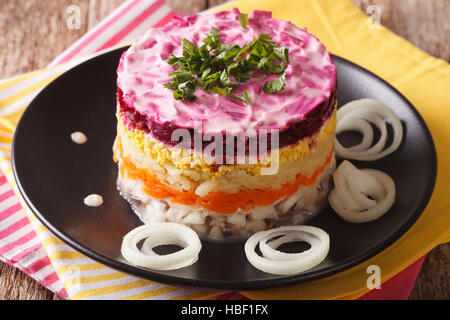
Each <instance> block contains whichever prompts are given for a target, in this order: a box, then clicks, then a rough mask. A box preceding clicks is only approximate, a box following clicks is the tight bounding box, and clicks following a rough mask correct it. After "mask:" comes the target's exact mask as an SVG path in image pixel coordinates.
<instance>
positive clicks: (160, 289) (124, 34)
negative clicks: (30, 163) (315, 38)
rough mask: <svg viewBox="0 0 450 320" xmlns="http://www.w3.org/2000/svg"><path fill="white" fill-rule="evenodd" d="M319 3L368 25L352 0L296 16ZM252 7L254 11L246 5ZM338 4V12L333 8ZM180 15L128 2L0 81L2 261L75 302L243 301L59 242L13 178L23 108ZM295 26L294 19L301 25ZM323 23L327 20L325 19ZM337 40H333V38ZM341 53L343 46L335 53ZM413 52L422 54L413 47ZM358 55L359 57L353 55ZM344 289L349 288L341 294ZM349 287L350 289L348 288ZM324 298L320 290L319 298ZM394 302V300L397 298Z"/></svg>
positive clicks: (157, 1)
mask: <svg viewBox="0 0 450 320" xmlns="http://www.w3.org/2000/svg"><path fill="white" fill-rule="evenodd" d="M320 3H322V5H323V6H325V4H327V5H328V4H329V5H330V7H329V8H327V9H328V10H329V11H330V12H332V11H333V10H334V11H336V10H338V9H339V10H338V11H339V12H340V13H342V12H348V15H350V16H351V17H352V18H354V19H365V18H363V17H362V16H358V14H356V12H355V10H356V8H354V7H351V6H352V5H351V3H350V2H349V1H347V0H339V1H336V2H334V1H330V2H325V1H324V0H321V1H317V2H316V0H313V1H309V0H303V1H299V3H297V5H298V6H300V4H301V5H302V6H303V7H304V9H309V10H306V11H305V10H303V11H302V10H297V11H295V10H294V11H295V12H314V10H315V12H316V13H317V12H319V13H320V12H322V11H321V9H320V8H321V7H320ZM331 3H333V5H331ZM236 4H237V6H239V7H241V9H242V11H244V12H247V11H249V10H250V8H255V7H256V6H255V4H252V1H247V2H243V1H240V2H236ZM233 5H234V2H233ZM245 5H246V6H247V7H245ZM282 5H283V6H282ZM291 5H292V4H290V3H288V2H284V1H280V2H277V3H276V5H275V3H274V2H271V1H261V2H258V6H261V7H262V8H267V9H269V10H273V11H274V12H275V11H277V9H278V12H287V13H290V12H293V11H287V10H284V9H283V10H284V11H283V10H280V8H275V7H274V8H270V6H281V7H282V8H288V7H289V6H291ZM308 5H311V6H313V9H314V8H315V9H314V10H312V9H311V8H308V7H307V6H308ZM334 5H335V7H333V6H334ZM342 6H345V10H341V9H342ZM227 9H228V8H227ZM212 10H217V8H213V9H211V10H208V11H212ZM311 10H312V11H311ZM173 15H174V12H173V11H172V10H171V9H170V8H169V7H168V6H167V5H166V4H165V3H164V1H162V0H128V1H126V2H124V4H123V5H122V6H120V7H119V8H118V9H116V10H115V11H114V12H113V13H111V14H110V15H109V16H108V17H107V18H106V19H105V20H104V21H103V22H102V23H100V24H99V25H98V26H96V27H95V28H94V29H91V30H90V31H89V32H88V33H87V34H86V35H85V36H83V37H82V38H81V39H80V40H78V41H77V42H76V43H74V44H73V45H72V46H71V47H70V48H69V49H67V50H66V51H65V52H64V53H63V54H61V55H60V56H59V57H57V58H56V59H55V61H54V62H53V63H52V64H50V66H49V67H48V68H47V69H44V70H39V71H35V72H32V73H28V74H25V75H22V76H19V77H15V78H12V79H8V80H4V81H1V82H0V259H2V260H3V261H5V262H7V263H9V264H11V265H13V266H15V267H18V268H20V269H21V270H23V271H24V272H25V273H27V274H29V275H30V276H31V277H33V278H34V279H36V280H37V281H39V282H40V283H41V284H43V285H44V286H45V287H47V288H49V289H50V290H52V291H54V292H56V293H57V294H58V295H60V296H61V297H64V298H70V299H189V298H203V299H204V298H221V299H237V298H244V297H243V296H241V295H239V294H236V293H227V294H222V295H219V293H217V292H210V291H204V290H195V289H181V288H175V287H171V286H166V285H162V284H159V283H153V282H149V281H144V280H140V279H138V278H135V277H132V276H128V275H126V274H123V273H120V272H117V271H115V270H112V269H110V268H108V267H105V266H103V265H101V264H99V263H96V262H95V261H93V260H91V259H89V258H86V257H85V256H83V255H81V254H80V253H78V252H76V251H74V250H73V249H71V248H70V247H68V246H67V245H65V244H64V243H62V242H61V241H60V240H59V239H58V238H56V237H55V236H54V235H53V234H52V233H51V232H49V231H48V230H47V229H46V228H45V227H44V226H43V225H42V224H41V223H40V222H39V221H38V220H37V219H36V217H35V216H34V215H33V214H32V212H31V211H30V210H29V209H28V208H27V206H26V205H25V204H24V203H23V200H22V199H21V198H19V199H20V202H19V199H18V197H17V196H16V195H19V196H20V194H19V192H18V190H17V186H16V184H15V181H14V178H13V174H12V168H11V143H12V137H13V132H14V129H15V126H16V124H17V122H18V121H19V119H20V116H21V114H22V112H23V110H24V109H25V108H26V106H27V105H28V104H29V103H30V102H31V100H32V99H33V98H34V97H35V96H36V95H37V94H38V93H39V91H40V90H41V89H42V88H44V87H45V86H46V85H47V84H49V83H50V82H51V81H52V80H54V79H55V78H56V77H58V76H59V75H60V74H61V73H63V72H65V71H66V70H68V69H70V68H72V67H73V66H75V65H77V64H79V63H80V62H82V61H85V60H87V59H89V58H91V57H93V56H95V55H98V54H101V53H104V52H107V51H109V50H112V49H115V48H117V47H120V45H119V44H120V43H122V44H123V43H127V42H129V41H131V40H132V39H134V38H136V37H137V36H138V35H139V34H140V33H142V31H143V30H145V29H147V28H148V27H150V26H160V25H163V24H165V23H166V22H167V21H168V20H170V19H171V17H172V16H173ZM364 17H365V16H364ZM288 20H290V19H288ZM292 20H293V21H294V20H295V19H292ZM306 20H307V19H306ZM306 20H304V21H306ZM319 20H320V19H319ZM350 20H351V19H350V18H349V20H348V21H350ZM320 21H326V20H323V19H322V20H320ZM358 21H359V20H358ZM308 23H309V24H311V25H313V24H314V23H313V22H310V21H309V22H308ZM326 30H327V32H329V30H332V29H330V28H326ZM320 31H321V30H320V29H317V33H318V34H320ZM330 34H331V35H334V33H333V32H331V33H330ZM324 35H325V33H324ZM331 39H332V40H333V39H334V40H336V39H337V38H336V36H334V37H332V38H331ZM337 43H339V42H337ZM338 49H339V46H338V47H337V49H335V50H338ZM412 50H413V49H412V48H411V51H412ZM414 50H416V49H415V48H414ZM351 52H357V51H355V50H352V51H351ZM356 60H357V59H356ZM443 225H445V224H443ZM448 239H450V237H449V238H448ZM435 242H436V244H437V243H439V241H435ZM443 242H445V241H443ZM430 247H431V245H430ZM428 250H430V249H428ZM422 251H423V253H422V255H423V254H425V253H426V252H427V251H425V249H424V248H423V250H422ZM419 257H420V256H419ZM417 258H418V257H417ZM417 258H416V259H417ZM413 261H414V260H412V261H410V263H412V262H413ZM422 261H423V259H420V260H419V261H418V262H416V263H415V264H413V265H412V266H411V267H409V268H408V269H407V270H406V271H404V272H402V273H401V274H400V276H396V277H393V278H392V279H390V280H388V281H386V282H383V288H384V287H386V288H388V287H398V285H399V283H402V285H403V286H404V287H405V283H407V285H406V287H407V288H406V289H405V290H404V292H406V294H403V295H401V294H400V295H397V296H395V297H397V298H400V297H402V298H406V297H407V295H408V293H409V291H410V290H411V287H412V284H413V282H414V279H415V277H416V276H417V272H418V270H419V269H420V266H421V263H422ZM402 265H403V268H404V267H406V266H407V265H408V264H405V262H403V264H402ZM356 268H357V267H355V268H353V269H352V270H353V271H352V270H349V271H348V272H347V271H346V275H344V274H342V277H344V276H346V277H347V279H348V278H349V275H348V273H350V272H354V274H355V275H358V272H356V271H354V270H355V269H356ZM357 271H358V270H357ZM398 271H399V270H398ZM398 271H397V272H398ZM359 272H361V270H359ZM405 275H408V277H407V278H405V277H406V276H405ZM339 276H340V274H339V275H336V276H335V277H334V278H333V279H332V280H331V279H330V282H331V283H333V281H334V283H335V282H336V281H337V280H336V277H337V278H338V277H339ZM391 276H392V275H391ZM357 278H358V277H357V276H355V277H354V279H349V280H348V281H347V282H346V285H345V286H344V285H343V283H341V284H342V286H337V287H336V286H335V285H334V286H332V287H333V288H334V289H335V290H331V291H330V293H329V294H326V296H324V290H323V287H324V285H325V286H326V287H327V290H326V291H329V290H328V289H332V288H331V287H329V286H328V285H327V283H328V282H325V281H327V279H322V280H321V281H319V282H321V283H322V284H323V285H320V284H317V283H316V284H314V283H311V286H314V285H315V287H314V288H313V287H310V288H309V287H308V289H307V290H300V291H298V290H296V289H295V287H294V288H290V289H289V288H286V289H283V295H282V294H280V292H278V291H276V290H268V291H261V292H260V293H256V292H255V293H251V294H249V293H244V294H245V295H246V296H248V297H251V298H261V297H262V298H266V299H267V298H277V297H280V298H282V297H285V296H286V295H288V296H289V295H290V294H291V292H292V290H293V289H295V290H296V292H297V293H299V292H300V293H305V292H311V293H312V294H313V296H314V297H321V298H333V297H334V298H338V297H341V298H342V297H345V296H344V295H345V294H347V295H349V294H350V293H351V295H350V296H347V297H348V298H350V297H351V298H357V297H361V296H362V295H363V294H364V293H366V292H367V290H361V288H359V287H360V284H359V282H355V281H356V279H357ZM389 278H390V277H385V278H383V279H384V280H387V279H389ZM358 281H359V280H358ZM335 284H336V283H335ZM349 284H352V285H349ZM306 285H309V284H306ZM330 285H331V284H330ZM338 287H342V288H341V289H339V288H338ZM343 287H348V288H345V289H344V288H343ZM356 287H358V288H359V289H358V291H355V289H354V288H356ZM352 290H353V291H352ZM338 291H339V292H338ZM380 291H383V290H380ZM317 292H320V294H318V293H317ZM376 292H377V291H376V290H375V291H372V292H370V293H369V294H366V295H365V296H364V297H363V298H367V299H370V298H374V297H377V298H383V296H382V295H377V294H376ZM296 296H297V294H296V295H292V294H291V295H290V297H296ZM300 296H301V295H300ZM308 296H309V298H311V295H309V294H308ZM384 297H387V296H384ZM391 297H393V296H392V295H391Z"/></svg>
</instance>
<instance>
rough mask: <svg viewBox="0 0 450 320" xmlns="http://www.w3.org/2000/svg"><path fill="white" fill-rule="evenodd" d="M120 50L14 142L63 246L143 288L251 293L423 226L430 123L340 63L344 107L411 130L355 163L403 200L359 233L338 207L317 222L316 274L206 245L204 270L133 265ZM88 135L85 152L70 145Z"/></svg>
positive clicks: (82, 70)
mask: <svg viewBox="0 0 450 320" xmlns="http://www.w3.org/2000/svg"><path fill="white" fill-rule="evenodd" d="M124 50H125V49H119V50H115V51H112V52H110V53H106V54H104V55H101V56H99V57H96V58H94V59H92V60H89V61H87V62H85V63H83V64H81V65H79V66H77V67H75V68H73V69H72V70H70V71H68V72H66V73H65V74H63V75H62V76H60V77H59V78H58V79H56V80H55V81H53V82H52V83H51V84H50V85H49V86H47V87H46V88H45V89H44V90H43V91H42V92H41V93H40V94H39V95H38V96H37V97H36V99H34V101H33V102H32V103H31V105H30V106H29V107H28V108H27V109H26V111H25V113H24V115H23V116H22V119H21V120H20V123H19V125H18V127H17V130H16V132H15V135H14V141H13V168H14V174H15V177H16V179H17V183H18V185H19V189H20V190H21V192H22V194H23V196H24V198H25V200H26V202H27V203H28V205H29V206H30V208H31V209H32V210H33V212H34V213H35V214H36V216H37V217H38V218H39V219H40V220H41V221H42V223H43V224H44V225H45V226H47V227H48V228H49V229H50V230H51V231H52V232H53V233H55V234H56V235H57V236H58V237H59V238H61V239H62V240H63V241H65V242H66V243H67V244H68V245H70V246H72V247H73V248H74V249H75V250H77V251H79V252H82V253H83V254H85V255H86V256H88V257H91V258H92V259H94V260H97V261H99V262H100V263H103V264H105V265H108V266H110V267H112V268H115V269H118V270H121V271H124V272H127V273H129V274H133V275H136V276H139V277H142V278H145V279H149V280H154V281H158V282H163V283H168V284H173V285H177V286H189V287H202V288H210V289H221V290H252V289H262V288H268V287H275V286H281V285H287V284H294V283H298V282H302V281H307V280H312V279H317V278H321V277H325V276H327V275H330V274H333V273H336V272H339V271H342V270H344V269H347V268H349V267H350V266H353V265H356V264H358V263H361V262H363V261H365V260H366V259H368V258H370V257H372V256H374V255H375V254H377V253H378V252H380V251H382V250H383V249H385V248H386V247H387V246H389V245H390V244H391V243H393V242H394V241H395V240H397V239H398V238H399V237H400V236H401V235H402V234H404V233H405V232H406V230H407V229H408V228H409V227H410V226H411V225H412V224H413V223H414V222H415V221H416V219H417V218H418V217H419V216H420V214H421V213H422V211H423V210H424V208H425V206H426V204H427V202H428V200H429V199H430V196H431V193H432V190H433V187H434V183H435V178H436V152H435V148H434V144H433V140H432V138H431V135H430V133H429V131H428V129H427V126H426V124H425V123H424V121H423V120H422V118H421V116H420V115H419V113H418V112H417V111H416V110H415V109H414V107H413V106H412V105H411V104H410V103H409V102H408V101H407V100H406V99H405V98H404V97H403V96H402V95H401V94H400V93H399V92H398V91H396V90H395V89H394V88H392V87H391V86H390V85H389V84H387V83H386V82H385V81H383V80H381V79H380V78H378V77H376V76H375V75H373V74H372V73H370V72H368V71H366V70H364V69H362V68H360V67H358V66H356V65H354V64H353V63H351V62H348V61H346V60H344V59H342V58H339V57H334V61H335V63H336V66H337V69H338V83H339V94H338V95H339V97H338V98H339V105H343V104H344V103H346V102H348V101H350V100H354V99H359V98H366V97H367V98H374V99H378V100H380V101H382V102H384V103H385V104H387V105H388V106H390V107H391V108H392V109H393V110H394V111H395V112H396V113H397V115H399V117H400V118H401V120H402V122H403V126H404V131H405V136H404V140H403V143H402V145H401V146H400V149H399V150H397V151H396V152H395V153H393V154H391V155H389V156H387V157H385V158H383V159H381V160H379V161H376V162H366V163H365V162H354V163H355V164H356V165H357V166H360V167H372V168H375V169H379V170H382V171H384V172H386V173H388V174H389V175H390V176H391V177H392V178H393V179H394V181H395V184H396V187H397V201H396V203H395V204H394V206H393V207H392V209H391V210H390V211H389V213H388V214H386V215H384V216H383V217H382V218H380V219H379V220H377V221H374V222H370V223H364V224H352V223H348V222H345V221H343V220H342V219H340V218H339V217H338V216H337V215H336V214H335V213H334V212H333V211H332V209H331V208H329V207H327V208H326V209H324V212H322V213H321V214H319V215H318V216H317V217H315V218H313V219H312V220H310V221H309V223H308V224H309V225H313V226H317V227H320V228H322V229H324V230H325V231H327V232H328V233H329V234H330V239H331V247H330V252H329V255H328V257H327V258H326V260H325V261H323V262H322V263H321V264H320V265H318V266H317V267H315V268H314V269H312V270H310V271H308V272H305V273H302V274H298V275H293V276H276V275H270V274H267V273H264V272H261V271H258V270H256V269H255V268H253V267H252V266H251V265H250V264H249V263H248V262H247V259H246V257H245V254H244V249H243V246H244V243H243V242H241V243H234V244H223V243H222V244H220V243H214V242H207V241H203V248H202V250H201V253H200V257H199V260H198V262H197V263H195V264H194V265H192V266H190V267H187V268H183V269H180V270H175V271H151V270H146V269H142V268H139V267H135V266H132V265H129V264H128V263H127V262H126V261H125V260H124V259H123V258H122V257H121V254H120V246H121V241H122V237H123V236H124V235H125V234H126V233H127V232H129V231H130V230H131V229H133V228H135V227H137V226H139V225H140V224H141V222H140V221H139V219H138V218H137V217H136V215H135V214H134V213H133V211H132V210H131V209H130V206H129V205H128V203H127V202H126V201H125V200H123V199H122V198H121V197H120V195H119V193H118V191H117V189H116V177H117V166H116V164H115V163H114V162H113V160H112V151H111V147H112V144H113V141H114V137H115V134H116V128H115V127H116V119H115V116H114V113H115V108H116V100H115V96H116V67H117V64H118V61H119V58H120V55H121V54H122V52H123V51H124ZM78 130H80V131H82V132H84V133H86V135H87V136H88V139H89V140H88V142H87V143H86V144H85V145H76V144H74V143H73V142H72V141H71V139H70V134H71V133H72V132H74V131H78ZM91 193H98V194H100V195H102V196H103V197H104V199H105V203H104V205H102V206H101V207H98V208H90V207H87V206H85V205H84V204H83V198H84V197H85V196H87V195H89V194H91Z"/></svg>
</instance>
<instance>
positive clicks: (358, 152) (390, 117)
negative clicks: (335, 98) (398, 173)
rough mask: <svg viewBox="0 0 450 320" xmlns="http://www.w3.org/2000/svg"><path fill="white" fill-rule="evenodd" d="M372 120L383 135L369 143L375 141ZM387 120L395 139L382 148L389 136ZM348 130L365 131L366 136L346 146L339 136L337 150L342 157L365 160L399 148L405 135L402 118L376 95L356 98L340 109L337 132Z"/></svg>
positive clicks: (374, 158)
mask: <svg viewBox="0 0 450 320" xmlns="http://www.w3.org/2000/svg"><path fill="white" fill-rule="evenodd" d="M369 122H371V123H373V124H374V125H375V126H377V127H378V129H379V130H380V133H381V136H380V139H379V140H378V142H377V143H376V144H375V145H374V146H372V147H370V146H371V144H372V142H373V129H372V127H371V126H370V124H369ZM386 122H388V123H390V124H391V125H392V128H393V130H394V139H393V141H392V144H391V145H390V146H389V147H388V148H386V149H385V150H383V148H384V147H385V146H386V141H387V137H388V134H387V127H386ZM349 130H351V131H358V132H360V133H362V134H363V140H362V141H361V143H360V144H358V145H356V146H352V147H349V148H346V147H344V146H342V145H341V144H340V142H339V141H338V139H337V138H336V141H335V149H336V154H337V155H338V156H339V157H341V158H346V159H355V160H362V161H373V160H378V159H381V158H383V157H385V156H387V155H388V154H390V153H392V152H394V151H395V150H397V149H398V147H399V146H400V144H401V142H402V139H403V128H402V123H401V122H400V119H399V118H398V117H397V116H396V114H395V113H394V112H393V111H392V110H391V109H389V108H388V107H387V106H385V105H384V104H383V103H381V102H379V101H376V100H373V99H361V100H354V101H351V102H349V103H347V104H346V105H344V106H343V107H341V108H340V109H339V110H338V113H337V124H336V135H337V134H338V133H340V132H343V131H349Z"/></svg>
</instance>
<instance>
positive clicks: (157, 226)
mask: <svg viewBox="0 0 450 320" xmlns="http://www.w3.org/2000/svg"><path fill="white" fill-rule="evenodd" d="M144 239H146V240H145V241H144V244H143V245H142V249H141V250H139V249H138V247H137V244H138V243H139V242H140V241H142V240H144ZM160 245H177V246H181V247H183V249H181V250H179V251H177V252H174V253H170V254H167V255H159V254H157V253H156V252H154V251H153V248H154V247H156V246H160ZM201 248H202V244H201V242H200V239H199V237H198V235H197V233H196V232H195V231H194V230H192V229H191V228H189V227H187V226H184V225H182V224H177V223H171V222H157V223H150V224H145V225H142V226H140V227H137V228H136V229H134V230H131V231H130V232H129V233H127V234H126V235H125V237H124V238H123V241H122V249H121V252H122V255H123V257H124V258H125V259H126V260H127V261H128V262H130V263H132V264H134V265H136V266H139V267H144V268H149V269H154V270H174V269H179V268H183V267H187V266H190V265H191V264H194V263H195V262H196V261H197V260H198V254H199V252H200V250H201Z"/></svg>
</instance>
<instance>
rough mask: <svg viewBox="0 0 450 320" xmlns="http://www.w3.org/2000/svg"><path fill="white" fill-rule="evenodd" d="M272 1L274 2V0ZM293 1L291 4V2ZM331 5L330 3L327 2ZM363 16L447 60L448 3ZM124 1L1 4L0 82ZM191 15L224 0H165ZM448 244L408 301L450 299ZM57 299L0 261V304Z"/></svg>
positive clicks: (409, 1) (390, 5)
mask: <svg viewBox="0 0 450 320" xmlns="http://www.w3.org/2000/svg"><path fill="white" fill-rule="evenodd" d="M274 1H276V0H274ZM292 1H296V0H292ZM330 1H333V0H330ZM352 1H353V2H354V3H355V4H356V5H357V6H358V7H360V8H362V9H363V10H364V11H365V12H366V10H367V7H368V6H369V5H377V6H379V7H380V8H381V9H382V15H381V23H382V24H383V25H385V26H387V27H388V28H389V29H391V30H392V31H393V32H395V33H397V34H399V35H400V36H402V37H404V38H406V39H408V40H409V41H411V42H412V43H413V44H414V45H416V46H417V47H419V48H421V49H422V50H424V51H426V52H428V53H429V54H431V55H433V56H435V57H439V58H442V59H444V60H446V61H447V62H450V0H427V1H423V0H402V1H399V0H352ZM122 2H124V1H123V0H52V1H47V0H14V1H12V0H0V30H1V35H0V79H3V78H6V77H10V76H13V75H17V74H21V73H24V72H29V71H32V70H35V69H39V68H43V67H45V66H46V65H47V64H48V63H50V62H51V61H52V60H53V59H54V58H55V57H56V56H57V55H58V54H59V53H61V52H62V51H63V50H64V49H65V48H67V47H68V46H69V45H71V44H72V43H73V42H74V41H75V40H77V39H78V38H79V37H81V36H82V35H83V34H84V33H85V32H86V31H87V30H89V29H90V28H92V27H93V26H95V25H96V24H97V23H98V22H100V21H101V20H102V19H103V18H104V17H106V16H107V15H108V14H109V13H110V12H111V11H112V10H114V9H115V8H117V7H118V6H119V5H120V4H121V3H122ZM167 2H168V3H169V4H170V5H171V6H172V7H173V8H174V9H176V10H178V11H180V12H184V13H195V12H199V11H201V10H204V9H206V8H208V7H212V6H215V5H218V4H220V3H222V2H224V0H167ZM70 5H78V6H79V7H80V8H81V12H82V21H81V22H82V23H81V28H80V29H78V30H76V29H75V30H69V29H68V28H67V27H66V19H67V15H66V9H67V7H68V6H70ZM449 266H450V244H446V245H441V246H439V247H437V248H435V249H434V250H433V251H432V252H430V253H429V254H428V256H427V258H426V260H425V262H424V265H423V268H422V270H421V272H420V274H419V277H418V279H417V282H416V284H415V286H414V289H413V291H412V293H411V296H410V299H450V267H449ZM2 299H37V300H51V299H60V298H59V297H58V296H56V295H55V294H53V293H52V292H50V291H49V290H47V289H45V288H44V287H42V286H41V285H40V284H39V283H37V282H36V281H34V280H33V279H31V278H30V277H28V276H27V275H25V274H24V273H22V272H21V271H19V270H18V269H15V268H12V267H11V266H9V265H7V264H5V263H2V262H0V300H2Z"/></svg>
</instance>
